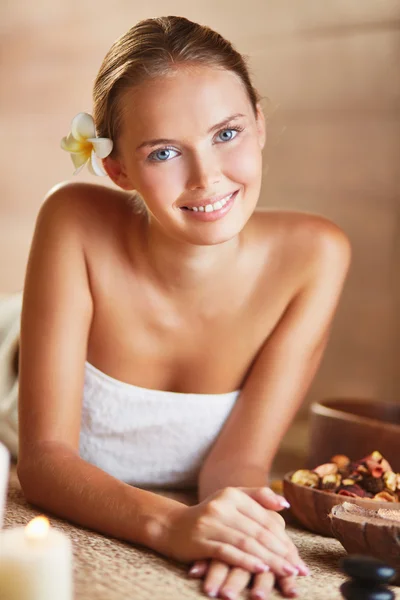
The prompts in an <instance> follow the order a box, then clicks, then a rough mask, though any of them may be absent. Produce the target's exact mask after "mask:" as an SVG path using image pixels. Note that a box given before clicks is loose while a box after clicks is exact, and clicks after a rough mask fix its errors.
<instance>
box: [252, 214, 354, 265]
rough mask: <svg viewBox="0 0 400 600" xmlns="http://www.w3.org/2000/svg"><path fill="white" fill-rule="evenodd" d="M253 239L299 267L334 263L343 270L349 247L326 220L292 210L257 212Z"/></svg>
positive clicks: (346, 263) (338, 231)
mask: <svg viewBox="0 0 400 600" xmlns="http://www.w3.org/2000/svg"><path fill="white" fill-rule="evenodd" d="M254 217H255V218H254V236H256V237H257V239H259V240H260V242H261V243H262V240H264V243H265V244H267V245H271V244H272V245H273V246H274V248H276V249H277V250H278V251H279V253H281V254H282V255H284V256H286V257H287V258H288V260H291V261H293V262H294V263H297V264H298V262H299V261H300V262H301V263H302V264H303V265H304V264H305V263H308V264H310V263H311V264H315V263H319V264H325V263H326V261H329V262H331V261H332V260H333V261H338V263H342V264H343V267H344V268H347V266H348V264H349V261H350V257H351V245H350V241H349V238H348V236H347V235H346V233H345V232H344V231H343V230H342V229H341V228H340V227H339V226H338V225H337V224H336V223H334V222H333V221H331V220H330V219H328V218H326V217H324V216H322V215H318V214H313V213H306V212H300V211H292V210H258V211H257V212H256V213H255V215H254Z"/></svg>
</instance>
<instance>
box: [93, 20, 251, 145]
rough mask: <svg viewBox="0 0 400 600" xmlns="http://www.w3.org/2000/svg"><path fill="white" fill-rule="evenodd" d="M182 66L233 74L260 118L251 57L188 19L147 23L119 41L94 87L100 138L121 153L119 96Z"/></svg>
mask: <svg viewBox="0 0 400 600" xmlns="http://www.w3.org/2000/svg"><path fill="white" fill-rule="evenodd" d="M178 65H188V66H191V65H206V66H212V67H216V68H221V69H226V70H228V71H233V72H234V73H236V75H238V76H239V77H240V79H241V81H242V82H243V84H244V87H245V90H246V93H247V95H248V98H249V100H250V103H251V105H252V108H253V110H254V114H256V110H257V103H258V102H259V100H260V99H261V96H260V95H259V94H258V92H257V90H256V89H255V88H254V87H253V85H252V82H251V79H250V74H249V70H248V66H247V57H244V56H242V55H241V54H239V52H237V51H236V50H235V48H234V47H233V46H232V44H231V43H230V42H229V41H227V40H226V39H224V38H223V37H222V36H221V35H220V34H219V33H216V32H215V31H213V30H212V29H210V28H209V27H206V26H204V25H199V24H198V23H193V22H192V21H189V20H188V19H186V18H184V17H177V16H169V17H157V18H152V19H145V20H143V21H140V22H139V23H137V24H136V25H134V27H131V29H129V31H127V32H126V33H125V34H124V35H122V36H121V37H120V38H118V39H117V40H116V41H115V42H114V44H113V45H112V46H111V48H110V50H109V51H108V52H107V54H106V56H105V57H104V60H103V63H102V65H101V67H100V70H99V72H98V74H97V77H96V80H95V83H94V88H93V105H94V106H93V118H94V122H95V125H96V130H97V133H98V135H99V136H100V137H108V138H110V139H112V140H113V142H114V148H113V152H112V155H114V156H115V155H117V154H118V138H119V134H120V128H121V110H120V98H121V96H122V95H123V93H124V92H125V91H126V90H128V89H132V88H133V87H135V86H137V85H139V84H140V83H141V82H143V81H145V80H146V79H149V78H154V77H159V76H162V75H166V74H167V73H169V72H170V71H171V70H173V69H174V68H177V66H178Z"/></svg>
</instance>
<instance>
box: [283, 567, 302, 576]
mask: <svg viewBox="0 0 400 600" xmlns="http://www.w3.org/2000/svg"><path fill="white" fill-rule="evenodd" d="M283 570H284V571H285V573H286V574H287V575H298V574H299V571H298V570H297V569H295V568H294V567H292V566H291V565H285V566H284V567H283Z"/></svg>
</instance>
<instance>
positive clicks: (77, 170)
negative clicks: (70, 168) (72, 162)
mask: <svg viewBox="0 0 400 600" xmlns="http://www.w3.org/2000/svg"><path fill="white" fill-rule="evenodd" d="M85 164H86V163H83V165H81V166H80V167H78V168H77V169H75V171H74V172H73V175H78V173H80V172H81V171H82V169H83V167H84V166H85Z"/></svg>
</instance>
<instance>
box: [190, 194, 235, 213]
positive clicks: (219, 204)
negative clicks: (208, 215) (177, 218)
mask: <svg viewBox="0 0 400 600" xmlns="http://www.w3.org/2000/svg"><path fill="white" fill-rule="evenodd" d="M234 194H235V192H232V193H231V194H229V196H226V197H225V198H222V200H217V202H214V204H205V205H204V206H192V207H191V208H189V207H188V206H182V207H181V209H182V210H192V211H193V212H213V211H214V210H221V208H222V207H223V206H225V204H226V203H227V202H229V200H230V199H231V198H232V196H233V195H234Z"/></svg>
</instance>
